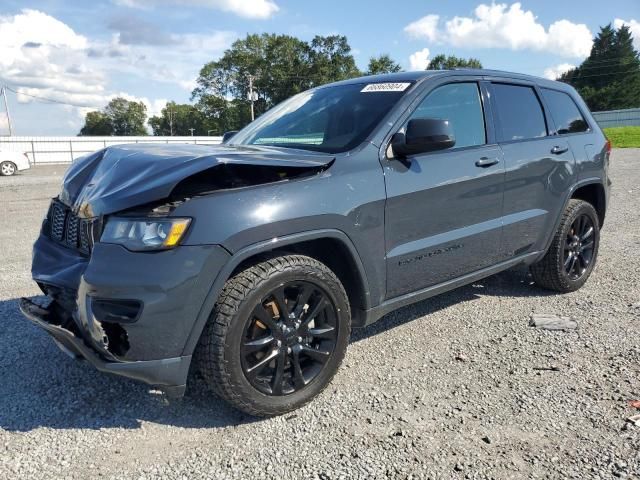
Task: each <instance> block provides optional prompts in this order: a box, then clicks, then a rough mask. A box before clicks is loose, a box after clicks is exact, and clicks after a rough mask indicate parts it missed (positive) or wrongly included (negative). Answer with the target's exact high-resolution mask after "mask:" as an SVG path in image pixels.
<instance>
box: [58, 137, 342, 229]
mask: <svg viewBox="0 0 640 480" xmlns="http://www.w3.org/2000/svg"><path fill="white" fill-rule="evenodd" d="M332 160H333V157H332V156H329V155H324V154H319V153H315V152H308V151H303V150H292V149H285V148H277V147H261V146H253V145H252V146H227V145H192V144H172V145H168V144H127V145H117V146H112V147H107V148H105V149H103V150H99V151H97V152H95V153H92V154H89V155H86V156H84V157H81V158H79V159H78V160H76V161H75V162H74V163H73V164H72V165H71V167H70V168H69V169H68V170H67V172H66V174H65V176H64V179H63V187H62V192H61V193H60V200H61V201H62V202H64V203H65V204H67V205H68V206H70V207H71V208H72V209H73V210H74V211H75V212H76V213H77V214H78V215H80V216H83V217H95V216H99V215H104V214H109V213H113V212H117V211H120V210H124V209H127V208H131V207H135V206H138V205H143V204H145V203H149V202H153V201H156V200H161V199H164V198H166V197H168V196H169V195H170V194H171V191H172V190H173V189H174V187H175V186H176V185H177V184H178V183H179V182H180V181H181V180H184V179H185V178H187V177H189V176H191V175H194V174H196V173H199V172H202V171H203V170H207V169H210V168H212V167H215V166H217V165H223V164H226V165H229V164H244V165H257V166H273V167H278V166H280V167H300V168H309V167H323V166H325V165H327V164H329V163H330V162H331V161H332Z"/></svg>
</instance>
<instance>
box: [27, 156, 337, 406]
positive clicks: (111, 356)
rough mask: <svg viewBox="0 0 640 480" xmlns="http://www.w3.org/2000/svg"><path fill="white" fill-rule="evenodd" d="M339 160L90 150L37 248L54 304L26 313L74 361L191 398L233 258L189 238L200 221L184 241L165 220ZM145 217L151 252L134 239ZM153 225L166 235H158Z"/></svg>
mask: <svg viewBox="0 0 640 480" xmlns="http://www.w3.org/2000/svg"><path fill="white" fill-rule="evenodd" d="M332 160H333V159H332V158H331V157H327V156H323V155H316V154H305V153H304V152H296V153H295V155H293V154H291V153H290V152H285V151H283V150H282V149H277V148H268V147H233V148H230V147H224V146H221V147H210V146H209V147H205V146H194V145H155V144H154V145H123V146H118V147H109V148H107V149H105V150H102V151H100V152H96V153H94V154H91V155H88V156H86V157H84V158H82V159H80V160H78V161H76V162H75V163H74V164H73V165H72V166H71V167H70V168H69V170H68V172H67V174H66V175H65V178H64V181H63V189H62V192H61V193H60V195H59V196H58V197H57V198H55V199H53V200H52V202H51V204H50V207H49V210H48V212H47V215H46V217H45V219H44V221H43V226H42V231H41V234H40V236H39V237H38V239H37V241H36V242H35V244H34V249H33V263H32V276H33V279H34V280H35V281H36V282H37V284H38V285H39V287H40V288H41V290H42V291H43V292H44V293H45V295H46V296H47V303H46V304H44V305H37V304H36V303H34V302H32V301H31V300H29V299H22V300H21V303H20V308H21V310H22V312H23V313H24V315H25V316H26V317H27V318H29V319H30V320H31V321H33V322H34V323H35V324H37V325H38V326H40V327H41V328H43V329H44V330H46V331H47V332H48V333H49V334H50V335H51V336H52V337H53V338H54V340H55V341H56V343H57V344H58V345H59V346H60V348H61V349H62V350H64V351H65V352H66V353H68V354H70V355H71V356H74V357H76V358H84V359H86V360H87V361H89V362H90V363H91V364H92V365H93V366H95V367H96V368H97V369H98V370H101V371H105V372H110V373H114V374H118V375H122V376H126V377H129V378H134V379H138V380H142V381H145V382H147V383H150V384H153V385H157V386H160V387H161V388H162V389H163V390H165V391H167V392H168V393H170V394H172V395H180V394H182V393H183V392H184V388H185V384H186V378H187V373H188V370H189V365H190V361H191V355H192V353H193V352H192V351H189V349H188V348H186V347H185V346H186V345H187V344H188V341H189V339H190V338H191V337H192V331H193V329H194V325H195V323H196V319H197V318H198V316H199V314H200V310H201V308H202V305H203V304H204V302H205V299H206V297H207V295H208V294H209V292H210V290H211V286H212V284H213V282H214V280H215V278H216V275H217V274H218V272H220V270H221V269H222V267H223V266H224V265H225V263H226V262H227V261H228V260H229V258H230V254H229V252H228V251H227V250H226V249H225V248H223V247H222V246H220V245H219V244H215V243H214V242H203V244H193V243H189V242H180V239H181V238H183V236H185V235H186V236H187V237H188V226H189V222H191V220H192V219H185V221H184V222H182V230H181V231H180V232H179V235H178V237H175V235H174V234H175V232H174V231H173V230H172V229H169V228H165V230H166V231H165V232H164V234H165V237H162V238H161V236H160V237H159V234H158V231H160V233H163V232H162V229H161V228H160V227H158V226H157V225H158V224H162V225H164V224H168V225H171V224H172V221H173V222H174V223H179V222H175V220H176V217H173V216H172V214H173V212H174V211H175V209H176V207H177V206H179V205H182V204H184V203H185V202H189V200H190V199H191V198H194V197H202V196H203V195H209V194H212V193H215V192H217V191H221V190H225V191H228V190H231V189H240V188H244V187H253V186H257V185H263V184H271V183H278V182H286V181H289V180H293V179H300V178H304V177H308V176H310V175H316V174H318V173H320V172H322V171H324V170H325V169H326V168H328V166H330V164H331V162H332ZM159 219H160V220H159ZM195 221H200V222H201V221H205V222H206V218H199V219H195ZM136 222H137V223H136ZM163 222H164V223H163ZM137 224H139V225H141V227H140V228H142V230H140V229H139V230H140V231H139V235H140V239H142V240H144V242H143V244H142V248H138V245H137V244H135V243H132V240H131V239H132V238H133V237H132V235H133V234H132V233H131V232H133V230H134V227H135V226H136V225H137ZM123 225H124V226H123ZM130 225H133V226H131V227H130ZM150 225H156V227H155V228H156V232H155V234H156V237H158V238H159V240H157V241H156V240H153V239H152V240H151V241H150V240H149V228H150ZM128 228H130V230H127V229H128ZM114 232H115V233H114ZM172 236H173V237H172ZM169 237H171V238H174V237H175V238H177V241H175V242H173V243H171V242H169V240H167V239H168V238H169ZM175 238H174V240H175ZM154 242H155V243H154ZM204 243H206V244H204ZM147 247H149V248H147Z"/></svg>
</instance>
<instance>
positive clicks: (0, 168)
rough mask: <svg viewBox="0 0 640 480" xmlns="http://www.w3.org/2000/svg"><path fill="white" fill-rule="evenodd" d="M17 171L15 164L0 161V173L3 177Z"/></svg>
mask: <svg viewBox="0 0 640 480" xmlns="http://www.w3.org/2000/svg"><path fill="white" fill-rule="evenodd" d="M17 171H18V167H16V164H15V163H13V162H8V161H5V162H2V163H0V175H2V176H3V177H10V176H11V175H13V174H14V173H16V172H17Z"/></svg>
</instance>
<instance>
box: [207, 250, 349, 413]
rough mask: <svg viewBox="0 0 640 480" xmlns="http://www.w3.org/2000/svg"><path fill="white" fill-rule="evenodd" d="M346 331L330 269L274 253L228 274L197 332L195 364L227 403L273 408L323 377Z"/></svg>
mask: <svg viewBox="0 0 640 480" xmlns="http://www.w3.org/2000/svg"><path fill="white" fill-rule="evenodd" d="M349 333H350V311H349V303H348V300H347V295H346V293H345V291H344V288H343V286H342V284H341V283H340V281H339V280H338V278H337V277H336V276H335V274H334V273H333V272H332V271H331V270H330V269H329V268H328V267H326V266H325V265H324V264H322V263H320V262H318V261H317V260H315V259H313V258H310V257H305V256H300V255H290V256H283V257H278V258H274V259H272V260H267V261H264V262H262V263H259V264H256V265H254V266H252V267H249V268H247V269H246V270H244V271H243V272H240V273H239V274H237V275H236V276H234V277H233V278H231V279H230V280H229V281H228V282H227V284H226V285H225V287H224V289H223V291H222V293H221V295H220V299H219V301H218V303H217V304H216V306H215V309H214V312H213V314H212V316H211V318H210V319H209V322H208V323H207V325H206V327H205V330H204V332H203V334H202V337H201V339H200V343H199V345H198V348H197V351H196V362H197V368H198V369H199V370H200V372H201V373H202V375H203V377H204V379H205V381H206V382H207V384H208V385H209V386H211V387H212V388H213V389H214V391H216V393H218V394H219V395H220V396H221V397H222V398H223V399H225V400H226V401H227V402H229V403H230V404H231V405H233V406H234V407H236V408H238V409H240V410H242V411H244V412H247V413H249V414H252V415H259V416H270V415H279V414H282V413H285V412H288V411H291V410H294V409H296V408H298V407H300V406H302V405H304V404H305V403H307V402H308V401H310V400H311V399H312V398H314V397H315V396H316V395H318V393H320V392H321V391H322V390H323V389H324V388H325V387H326V386H327V385H328V384H329V382H330V381H331V379H332V378H333V376H334V374H335V372H336V371H337V369H338V367H339V365H340V363H341V362H342V359H343V357H344V354H345V350H346V347H347V344H348V340H349Z"/></svg>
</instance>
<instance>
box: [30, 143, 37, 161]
mask: <svg viewBox="0 0 640 480" xmlns="http://www.w3.org/2000/svg"><path fill="white" fill-rule="evenodd" d="M31 156H32V157H33V164H34V165H35V164H36V149H35V148H34V146H33V140H31Z"/></svg>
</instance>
